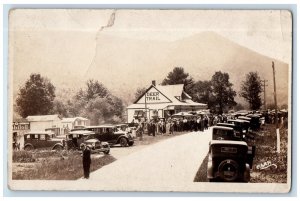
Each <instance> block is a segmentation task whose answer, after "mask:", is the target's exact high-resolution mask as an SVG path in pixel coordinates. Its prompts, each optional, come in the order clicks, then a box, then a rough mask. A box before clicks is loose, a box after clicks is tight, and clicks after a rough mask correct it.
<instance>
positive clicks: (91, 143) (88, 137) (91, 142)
mask: <svg viewBox="0 0 300 201" xmlns="http://www.w3.org/2000/svg"><path fill="white" fill-rule="evenodd" d="M66 139H67V148H68V149H77V150H79V149H80V144H81V143H84V144H85V145H87V146H88V147H89V148H90V150H91V151H92V153H99V152H103V153H105V154H108V153H109V152H110V147H109V144H108V143H107V142H100V141H99V140H98V139H97V138H96V134H95V133H94V132H92V131H86V130H76V131H71V132H69V133H68V134H67V137H66Z"/></svg>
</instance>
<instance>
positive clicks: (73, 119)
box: [61, 117, 88, 123]
mask: <svg viewBox="0 0 300 201" xmlns="http://www.w3.org/2000/svg"><path fill="white" fill-rule="evenodd" d="M76 119H79V120H81V121H87V120H88V119H87V118H83V117H71V118H63V119H62V120H61V122H62V123H69V122H74V121H76Z"/></svg>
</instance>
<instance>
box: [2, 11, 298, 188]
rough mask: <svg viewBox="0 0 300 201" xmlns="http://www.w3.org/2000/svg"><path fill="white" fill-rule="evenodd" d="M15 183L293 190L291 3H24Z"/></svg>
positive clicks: (12, 42) (13, 79)
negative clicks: (206, 6) (271, 6)
mask: <svg viewBox="0 0 300 201" xmlns="http://www.w3.org/2000/svg"><path fill="white" fill-rule="evenodd" d="M8 70H9V101H8V103H9V106H10V109H9V114H8V115H9V118H8V119H9V126H8V128H9V129H8V133H7V135H8V145H9V150H8V170H9V171H8V173H7V176H8V185H9V188H10V189H12V190H58V191H61V190H71V191H76V190H84V191H150V192H153V191H156V192H157V191H165V192H255V193H260V192H263V193H287V192H289V191H290V187H291V178H292V175H291V163H292V161H291V136H292V132H291V123H292V121H291V112H292V110H291V109H292V105H291V96H292V93H291V83H292V80H291V72H292V15H291V13H290V11H288V10H197V9H196V10H159V9H157V10H151V9H140V10H139V9H116V10H114V9H13V10H10V12H9V69H8Z"/></svg>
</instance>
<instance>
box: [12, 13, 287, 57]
mask: <svg viewBox="0 0 300 201" xmlns="http://www.w3.org/2000/svg"><path fill="white" fill-rule="evenodd" d="M113 12H114V11H113V10H78V9H59V10H57V9H53V10H50V9H48V10H45V9H38V10H30V9H28V10H14V11H12V12H11V15H10V21H11V22H12V30H31V31H32V30H36V31H43V30H56V31H70V30H73V31H80V32H89V33H91V34H92V35H94V37H95V38H96V35H97V32H98V30H99V29H100V28H101V27H102V26H105V25H106V24H107V23H108V20H109V19H110V16H111V14H112V13H113ZM291 23H292V21H291V14H290V13H289V12H288V11H284V10H282V11H280V10H276V11H275V10H268V11H264V10H259V11H238V10H235V11H220V10H202V11H201V10H200V11H199V10H150V11H149V10H117V11H116V14H115V21H114V25H113V26H112V27H109V28H106V29H104V30H103V32H104V34H109V35H117V36H119V37H126V38H138V39H144V40H149V39H152V40H162V41H170V40H171V41H172V40H173V41H174V40H178V39H181V38H185V37H188V36H191V35H194V34H196V33H199V32H202V31H214V32H216V33H219V34H220V35H222V36H224V37H226V38H228V39H230V40H232V41H234V42H237V43H239V44H240V45H243V46H245V47H248V48H249V49H252V50H254V51H257V52H259V53H261V54H263V55H266V56H269V57H272V58H276V59H278V60H281V61H284V62H285V63H290V60H291V54H290V51H289V50H290V49H291V38H292V36H291V30H292V26H291Z"/></svg>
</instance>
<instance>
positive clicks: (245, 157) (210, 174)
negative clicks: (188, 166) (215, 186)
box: [207, 140, 253, 182]
mask: <svg viewBox="0 0 300 201" xmlns="http://www.w3.org/2000/svg"><path fill="white" fill-rule="evenodd" d="M251 160H253V157H251V156H250V157H249V153H248V146H247V144H246V142H243V141H230V140H212V141H211V142H210V146H209V154H208V163H207V178H208V180H209V181H210V182H214V181H223V182H249V180H250V168H251V167H250V164H249V163H251V164H252V161H251Z"/></svg>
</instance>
